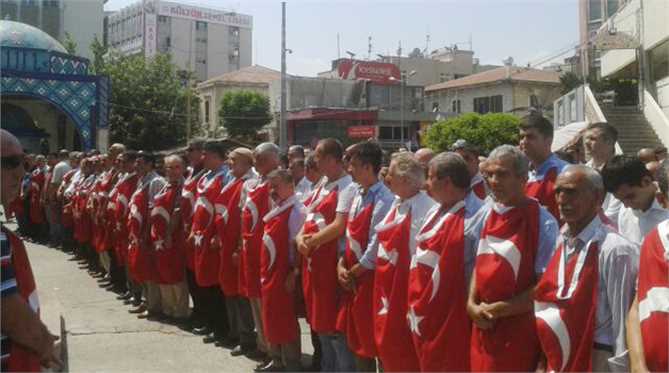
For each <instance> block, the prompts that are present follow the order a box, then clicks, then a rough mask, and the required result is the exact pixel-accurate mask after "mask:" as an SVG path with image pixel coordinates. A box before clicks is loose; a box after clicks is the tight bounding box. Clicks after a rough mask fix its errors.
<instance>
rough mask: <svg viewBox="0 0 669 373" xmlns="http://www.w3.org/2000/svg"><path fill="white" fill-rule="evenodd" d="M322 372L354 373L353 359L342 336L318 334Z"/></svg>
mask: <svg viewBox="0 0 669 373" xmlns="http://www.w3.org/2000/svg"><path fill="white" fill-rule="evenodd" d="M318 339H320V341H321V349H322V355H321V371H322V372H355V370H356V368H355V358H354V357H353V354H352V353H351V350H349V349H348V345H347V344H346V337H344V336H343V335H342V334H319V335H318Z"/></svg>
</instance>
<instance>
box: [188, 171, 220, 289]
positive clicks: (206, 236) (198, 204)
mask: <svg viewBox="0 0 669 373" xmlns="http://www.w3.org/2000/svg"><path fill="white" fill-rule="evenodd" d="M213 172H214V171H209V172H208V173H207V174H205V175H204V176H203V177H202V178H201V179H200V181H199V182H198V184H197V197H196V199H195V206H194V207H193V226H192V227H191V233H192V234H193V237H194V238H195V240H194V242H193V244H194V246H195V247H194V256H193V257H194V261H195V280H196V281H197V284H198V285H199V286H202V287H209V286H214V285H218V271H219V262H220V255H219V253H218V250H215V249H212V248H211V247H210V246H211V239H212V237H214V234H215V233H216V230H215V225H214V218H215V211H214V200H215V199H216V197H218V195H219V193H221V189H223V187H224V186H225V184H226V180H225V176H226V173H227V172H228V170H227V168H224V169H222V170H220V171H217V172H216V173H215V174H213V175H212V174H211V173H213ZM208 176H210V177H208Z"/></svg>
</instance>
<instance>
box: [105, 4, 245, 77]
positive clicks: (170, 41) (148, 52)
mask: <svg viewBox="0 0 669 373" xmlns="http://www.w3.org/2000/svg"><path fill="white" fill-rule="evenodd" d="M106 27H107V32H106V34H107V45H108V46H109V47H110V48H112V49H114V50H116V51H118V52H120V53H122V54H140V53H141V54H143V55H144V56H145V57H147V58H151V57H153V56H155V55H156V54H158V53H163V54H169V55H170V56H171V57H172V61H173V62H174V63H175V64H176V65H177V66H178V68H179V69H181V70H188V71H193V72H194V73H195V78H196V79H197V80H198V81H204V80H207V79H210V78H212V77H215V76H218V75H221V74H225V73H228V72H231V71H235V70H239V69H241V68H243V67H246V66H250V65H251V63H252V32H253V17H251V16H250V15H245V14H239V13H235V12H230V11H223V10H218V9H211V8H203V7H198V6H192V5H186V4H179V3H176V2H171V1H157V0H156V1H146V0H145V1H143V2H138V3H135V4H133V5H130V6H127V7H125V8H123V9H121V10H119V11H117V12H115V13H114V14H112V15H110V16H109V17H108V18H107V21H106Z"/></svg>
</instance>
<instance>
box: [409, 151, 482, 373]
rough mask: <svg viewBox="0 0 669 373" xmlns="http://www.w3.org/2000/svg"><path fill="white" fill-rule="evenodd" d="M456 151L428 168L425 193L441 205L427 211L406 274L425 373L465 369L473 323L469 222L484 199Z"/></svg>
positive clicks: (472, 248) (471, 232)
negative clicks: (469, 302)
mask: <svg viewBox="0 0 669 373" xmlns="http://www.w3.org/2000/svg"><path fill="white" fill-rule="evenodd" d="M467 167H468V166H467V163H466V162H465V160H464V159H463V158H462V157H461V156H460V155H458V154H456V153H441V154H438V155H437V156H436V157H434V158H433V159H432V160H431V161H430V162H429V164H428V178H427V188H428V193H429V194H430V196H431V197H432V198H434V199H435V200H436V201H437V202H438V203H439V204H438V205H436V206H435V207H433V208H432V210H430V212H429V213H428V216H427V218H426V219H425V224H424V225H423V227H421V229H420V231H419V233H418V236H417V237H416V241H417V243H418V247H417V250H416V254H415V255H414V257H413V258H412V261H411V266H410V272H409V312H408V317H409V318H412V319H414V320H416V324H415V327H414V328H412V336H413V341H414V345H415V346H416V352H417V353H418V362H419V363H420V369H421V371H423V372H434V371H439V372H443V371H451V372H464V371H468V370H469V345H468V344H465V343H462V341H463V340H466V341H468V340H469V339H470V335H471V320H470V319H469V316H468V315H467V288H468V284H469V279H470V277H471V271H472V269H473V266H474V259H475V257H476V242H477V240H478V237H477V236H476V235H475V232H474V229H472V226H473V223H472V222H474V221H475V220H474V219H473V217H474V215H475V214H476V212H477V211H478V210H479V208H480V207H481V205H482V201H481V200H480V199H478V197H477V196H476V195H475V194H473V193H471V192H470V181H471V180H470V179H471V178H470V173H469V170H468V169H467Z"/></svg>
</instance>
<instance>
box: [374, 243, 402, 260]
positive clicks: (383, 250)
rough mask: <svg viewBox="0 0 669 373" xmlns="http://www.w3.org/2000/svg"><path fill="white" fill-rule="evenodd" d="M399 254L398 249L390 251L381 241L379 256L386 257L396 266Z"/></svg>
mask: <svg viewBox="0 0 669 373" xmlns="http://www.w3.org/2000/svg"><path fill="white" fill-rule="evenodd" d="M398 255H399V254H398V253H397V250H390V252H388V250H386V247H385V246H384V245H383V244H382V243H381V242H379V252H378V255H377V256H378V257H379V258H383V259H385V260H386V261H387V262H389V263H390V264H392V265H393V266H394V265H397V257H398Z"/></svg>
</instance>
